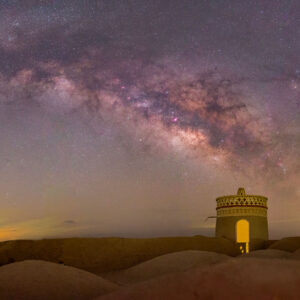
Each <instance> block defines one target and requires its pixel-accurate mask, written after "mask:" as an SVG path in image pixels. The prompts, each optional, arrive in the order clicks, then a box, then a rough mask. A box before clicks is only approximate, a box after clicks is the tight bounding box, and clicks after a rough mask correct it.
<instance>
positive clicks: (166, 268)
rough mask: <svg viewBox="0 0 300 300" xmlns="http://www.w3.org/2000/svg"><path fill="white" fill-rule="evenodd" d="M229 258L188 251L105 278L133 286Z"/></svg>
mask: <svg viewBox="0 0 300 300" xmlns="http://www.w3.org/2000/svg"><path fill="white" fill-rule="evenodd" d="M229 258H230V257H229V256H227V255H224V254H218V253H215V252H208V251H197V250H188V251H182V252H175V253H170V254H165V255H162V256H159V257H156V258H154V259H151V260H149V261H146V262H143V263H141V264H139V265H137V266H134V267H131V268H129V269H127V270H124V271H119V272H114V273H112V274H106V276H105V277H106V278H107V279H109V280H112V281H114V282H117V283H120V284H131V283H135V282H140V281H145V280H147V279H150V278H153V277H158V276H161V275H164V274H168V273H175V272H182V271H186V270H189V269H191V268H195V267H205V266H208V265H213V264H216V263H219V262H222V261H225V260H227V259H229Z"/></svg>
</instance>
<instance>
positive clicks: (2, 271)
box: [0, 260, 118, 300]
mask: <svg viewBox="0 0 300 300" xmlns="http://www.w3.org/2000/svg"><path fill="white" fill-rule="evenodd" d="M117 288H118V286H117V285H115V284H113V283H111V282H109V281H107V280H105V279H103V278H101V277H100V276H97V275H94V274H91V273H89V272H86V271H82V270H78V269H76V268H73V267H67V266H64V265H59V264H55V263H51V262H45V261H38V260H27V261H23V262H17V263H12V264H8V265H6V266H2V267H0V299H1V300H6V299H7V300H11V299H16V300H27V299H28V300H41V299H43V300H48V299H49V300H50V299H51V300H53V299H56V300H59V299H64V300H68V299H70V300H77V299H78V300H79V299H92V298H94V297H96V296H100V295H103V294H106V293H109V292H112V291H114V290H115V289H117Z"/></svg>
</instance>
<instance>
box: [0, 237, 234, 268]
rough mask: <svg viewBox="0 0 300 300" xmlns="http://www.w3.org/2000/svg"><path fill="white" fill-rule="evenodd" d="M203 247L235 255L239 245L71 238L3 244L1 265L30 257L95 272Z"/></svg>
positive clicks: (194, 240)
mask: <svg viewBox="0 0 300 300" xmlns="http://www.w3.org/2000/svg"><path fill="white" fill-rule="evenodd" d="M184 250H203V251H214V252H218V253H224V254H227V255H232V256H235V255H237V254H238V253H239V251H238V248H237V246H236V244H234V243H233V242H231V241H229V240H226V239H223V238H212V237H204V236H195V237H166V238H151V239H130V238H69V239H49V240H39V241H30V240H28V241H26V240H25V241H22V240H20V241H8V242H2V243H0V265H4V264H7V263H9V262H14V261H23V260H26V259H38V260H46V261H51V262H63V263H64V264H65V265H69V266H73V267H77V268H80V269H83V270H86V271H89V272H92V273H95V274H101V273H103V272H109V271H114V270H120V269H127V268H129V267H132V266H134V265H137V264H139V263H141V262H144V261H147V260H149V259H152V258H154V257H157V256H160V255H163V254H167V253H172V252H178V251H184Z"/></svg>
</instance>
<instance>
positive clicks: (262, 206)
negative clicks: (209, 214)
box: [216, 205, 268, 210]
mask: <svg viewBox="0 0 300 300" xmlns="http://www.w3.org/2000/svg"><path fill="white" fill-rule="evenodd" d="M230 207H259V208H265V209H268V207H267V206H264V205H226V206H219V207H217V208H216V210H218V209H220V208H230Z"/></svg>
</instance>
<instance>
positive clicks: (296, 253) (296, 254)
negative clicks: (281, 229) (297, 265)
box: [291, 248, 300, 260]
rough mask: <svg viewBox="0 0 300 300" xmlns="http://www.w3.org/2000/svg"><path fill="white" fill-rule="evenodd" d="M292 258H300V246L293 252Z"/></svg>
mask: <svg viewBox="0 0 300 300" xmlns="http://www.w3.org/2000/svg"><path fill="white" fill-rule="evenodd" d="M291 259H297V260H298V259H299V260H300V248H299V249H298V250H296V251H295V252H293V253H292V255H291Z"/></svg>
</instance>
